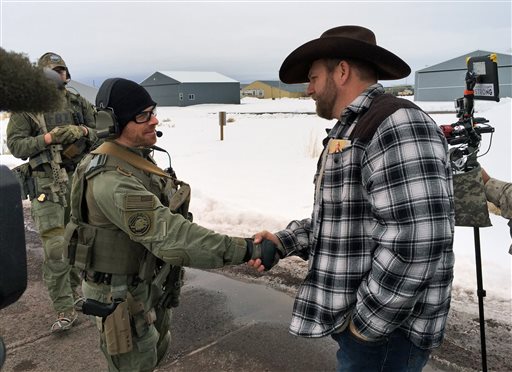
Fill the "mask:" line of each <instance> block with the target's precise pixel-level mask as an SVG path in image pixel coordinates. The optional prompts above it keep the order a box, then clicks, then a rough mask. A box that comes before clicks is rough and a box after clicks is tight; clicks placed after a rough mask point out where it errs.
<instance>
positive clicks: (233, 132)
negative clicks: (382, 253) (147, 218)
mask: <svg viewBox="0 0 512 372" xmlns="http://www.w3.org/2000/svg"><path fill="white" fill-rule="evenodd" d="M416 104H418V105H419V106H420V107H422V108H423V109H425V110H426V111H450V110H451V111H453V103H452V102H416ZM475 106H476V115H475V116H483V117H485V118H487V119H488V120H490V124H491V125H493V126H494V127H495V128H496V133H495V134H494V136H493V139H492V146H491V148H490V151H489V152H488V153H487V154H486V155H485V156H483V157H482V158H480V163H481V164H482V165H483V167H484V168H486V169H487V171H488V173H489V174H490V175H491V176H494V177H497V178H500V179H502V180H506V181H511V178H512V177H511V142H512V141H511V127H512V122H511V121H512V120H511V118H512V114H511V100H510V98H505V99H502V100H501V102H499V103H496V102H488V101H477V102H476V104H475ZM314 110H315V106H314V102H313V101H312V100H309V99H278V100H258V99H252V98H244V99H243V100H242V103H241V104H240V105H217V104H211V105H197V106H189V107H182V108H180V107H159V108H158V119H159V120H160V127H159V129H160V130H161V131H162V132H163V136H162V137H161V138H159V140H158V143H157V145H158V146H160V147H163V148H165V149H167V150H168V151H169V153H170V155H171V157H172V165H173V167H174V169H175V170H176V172H177V174H178V177H179V178H181V179H183V180H184V181H186V182H189V183H190V184H191V185H192V194H193V198H192V204H191V210H192V212H193V213H194V217H195V221H196V222H198V223H199V224H201V225H204V226H206V227H209V228H212V229H214V230H216V231H219V232H224V233H228V234H232V235H241V236H250V235H252V234H253V233H255V232H257V231H259V230H261V229H267V230H270V231H275V230H278V229H282V228H284V227H285V226H286V224H287V222H288V221H290V220H291V219H297V218H305V217H307V216H310V214H311V210H312V200H313V183H312V182H313V174H314V171H315V166H316V162H317V157H318V155H319V153H320V148H321V147H320V146H321V141H322V139H323V138H324V137H325V128H330V127H332V126H333V125H334V122H328V121H326V120H323V119H320V118H318V117H317V116H316V115H313V114H312V113H314ZM219 111H225V112H227V118H228V121H230V122H228V123H227V126H226V127H225V128H224V141H220V139H219V138H220V128H219V122H218V112H219ZM432 117H433V118H434V120H436V122H437V123H438V124H449V123H452V122H454V121H456V117H455V115H454V114H453V113H452V114H433V115H432ZM6 125H7V121H6V120H3V121H1V122H0V126H1V127H0V128H1V131H2V132H5V127H6ZM490 137H491V136H490V135H488V134H485V135H484V139H483V141H482V149H481V151H480V153H481V154H483V153H484V152H485V151H486V149H487V147H488V145H489V140H490ZM155 158H156V159H157V161H158V162H159V165H160V166H161V167H167V165H168V158H167V155H166V154H164V153H158V152H157V153H156V154H155ZM0 162H1V163H2V164H6V165H8V166H9V167H12V166H15V165H16V164H19V163H21V161H20V160H18V159H15V158H13V157H12V156H10V155H2V156H0ZM491 221H492V224H493V226H492V227H489V228H485V229H481V230H480V236H481V247H482V248H481V249H482V266H483V283H484V288H485V289H486V290H487V297H486V300H485V303H486V313H487V314H488V313H489V312H491V314H492V313H496V314H495V315H496V316H499V317H500V318H501V317H508V320H509V321H510V313H511V311H510V306H511V256H510V255H509V254H508V253H507V252H508V248H509V246H510V243H511V238H510V235H509V231H508V227H507V225H506V223H507V221H506V220H505V219H503V218H501V217H497V216H494V215H492V216H491ZM455 253H456V266H455V279H454V303H455V304H457V303H458V304H464V306H468V307H470V308H474V307H475V303H476V295H475V289H476V271H475V270H476V269H475V258H474V257H475V254H474V242H473V229H472V228H468V227H457V228H456V234H455Z"/></svg>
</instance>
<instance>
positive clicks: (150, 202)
mask: <svg viewBox="0 0 512 372" xmlns="http://www.w3.org/2000/svg"><path fill="white" fill-rule="evenodd" d="M154 207H155V198H154V196H153V195H133V194H132V195H126V198H125V208H126V210H127V211H129V210H140V209H142V210H147V209H153V208H154Z"/></svg>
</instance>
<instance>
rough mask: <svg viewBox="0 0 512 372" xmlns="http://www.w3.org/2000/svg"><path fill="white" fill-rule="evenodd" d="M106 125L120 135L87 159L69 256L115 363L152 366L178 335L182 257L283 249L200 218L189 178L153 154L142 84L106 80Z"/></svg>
mask: <svg viewBox="0 0 512 372" xmlns="http://www.w3.org/2000/svg"><path fill="white" fill-rule="evenodd" d="M96 108H97V110H98V120H97V123H98V127H100V122H101V123H103V122H106V123H107V126H109V127H110V130H109V131H110V133H111V134H112V137H114V139H113V140H112V139H110V140H107V141H105V142H104V143H103V144H102V145H101V146H99V147H98V148H97V149H95V150H94V151H92V152H91V153H90V154H88V155H87V156H85V158H84V159H83V160H82V161H81V163H80V164H79V166H78V168H77V170H76V172H75V176H74V179H73V186H72V191H71V222H70V223H69V224H68V225H67V226H66V239H67V240H68V241H69V246H68V252H67V253H66V256H67V257H68V258H69V260H70V263H72V264H73V265H74V266H75V267H77V268H79V269H80V270H81V272H82V277H83V279H84V280H83V282H82V290H83V294H84V296H85V297H86V301H85V303H84V306H83V312H84V314H90V315H93V316H95V319H96V323H97V326H98V329H99V331H100V339H101V349H102V351H103V353H104V355H105V357H106V359H107V362H108V365H109V370H110V371H142V370H143V371H150V370H153V369H154V368H155V367H156V365H157V364H158V362H159V361H160V360H162V358H163V356H164V355H165V353H166V351H167V349H168V345H169V341H170V332H169V325H170V319H171V318H170V315H171V308H172V307H175V306H177V304H178V296H179V292H180V287H181V284H182V280H183V270H182V267H183V266H189V267H196V268H208V269H210V268H217V267H222V266H225V265H236V264H241V263H243V262H247V261H248V260H249V259H256V258H260V259H261V260H262V261H263V262H266V267H268V268H270V267H271V266H272V265H273V264H275V263H276V262H277V261H278V259H279V257H280V252H279V251H278V250H277V247H276V246H275V245H274V244H273V243H272V242H270V241H268V240H263V241H262V242H261V243H260V244H254V243H253V241H252V240H251V239H243V238H238V237H230V236H226V235H222V234H217V233H215V232H213V231H211V230H208V229H206V228H203V227H201V226H199V225H197V224H194V223H192V221H191V220H192V215H191V214H190V213H189V212H188V203H189V201H190V187H189V186H188V185H187V184H186V183H184V182H182V181H179V180H177V179H176V178H175V177H174V176H173V175H174V172H172V171H169V172H166V171H164V170H162V169H160V168H159V167H158V166H157V165H156V164H155V162H154V160H153V159H152V157H151V156H150V153H151V151H152V148H151V147H152V146H154V144H155V143H156V139H157V135H156V131H155V128H156V125H157V124H158V120H157V118H156V111H155V109H156V103H155V102H154V101H153V99H152V98H151V96H150V95H149V93H148V92H147V91H146V90H145V89H144V88H143V87H141V86H140V85H138V84H137V83H135V82H133V81H130V80H126V79H121V78H114V79H108V80H106V81H105V82H104V83H103V84H102V86H101V87H100V90H99V92H98V95H97V97H96Z"/></svg>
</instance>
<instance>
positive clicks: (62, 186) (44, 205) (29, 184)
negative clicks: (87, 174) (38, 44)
mask: <svg viewBox="0 0 512 372" xmlns="http://www.w3.org/2000/svg"><path fill="white" fill-rule="evenodd" d="M38 67H40V68H43V69H51V70H53V71H55V72H56V73H58V74H59V75H60V79H61V80H62V82H63V84H65V83H67V82H68V81H69V79H70V78H71V75H70V73H69V69H68V68H67V66H66V64H65V62H64V60H63V59H62V58H61V57H60V56H59V55H58V54H55V53H52V52H48V53H45V54H44V55H43V56H41V58H40V59H39V61H38ZM59 99H60V101H61V103H60V105H58V106H60V108H58V109H56V110H55V111H51V112H45V113H34V112H23V113H21V112H17V113H14V114H13V115H12V116H11V118H10V120H9V123H8V125H7V146H8V148H9V150H10V152H11V153H12V155H14V156H15V157H17V158H22V159H29V162H28V163H25V164H23V165H21V166H19V167H17V168H15V169H14V172H15V174H16V176H17V177H18V180H19V181H20V184H21V186H22V194H23V195H22V197H23V198H25V199H26V198H27V196H28V197H29V198H30V200H31V203H32V209H31V213H32V217H33V219H34V221H35V223H36V226H37V229H38V231H39V234H40V237H41V240H42V243H43V250H44V262H43V280H44V283H45V285H46V287H47V288H48V293H49V295H50V298H51V300H52V303H53V307H54V310H55V312H56V320H55V322H54V323H53V324H52V326H51V331H52V332H54V331H61V330H67V329H69V328H71V327H72V326H73V324H74V322H75V321H76V320H77V313H76V311H75V308H76V307H79V306H80V304H81V302H82V301H83V300H82V299H81V297H80V295H79V292H78V289H79V286H80V277H79V275H78V272H77V270H71V266H70V265H69V264H68V263H67V262H65V261H64V260H63V259H62V253H63V248H64V246H63V244H64V227H65V225H66V223H67V222H68V220H69V192H70V186H71V183H70V181H69V180H70V179H71V177H72V174H73V172H74V170H75V167H76V165H77V164H78V162H79V161H80V160H81V159H82V157H83V156H84V155H85V154H86V153H87V152H88V151H89V149H90V148H91V147H92V145H93V144H94V143H95V142H96V141H97V136H96V134H95V131H94V130H93V128H94V127H95V117H94V110H93V107H92V105H91V104H90V103H89V102H87V100H85V99H84V98H83V97H81V96H80V95H78V94H75V93H72V92H70V91H67V90H66V89H62V90H61V91H60V97H59ZM30 111H32V110H30Z"/></svg>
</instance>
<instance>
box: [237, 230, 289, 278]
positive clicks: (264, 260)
mask: <svg viewBox="0 0 512 372" xmlns="http://www.w3.org/2000/svg"><path fill="white" fill-rule="evenodd" d="M245 241H246V243H247V252H246V253H245V257H244V262H247V264H248V265H249V266H251V267H253V268H255V269H256V270H258V271H263V270H265V271H268V270H270V269H271V268H272V267H274V266H275V265H276V264H277V263H278V262H279V259H281V258H283V257H284V256H285V252H284V250H283V248H282V247H281V246H280V245H279V244H276V243H274V242H273V241H272V240H270V239H266V238H265V237H263V236H262V235H261V234H257V235H256V236H255V238H254V240H253V239H245ZM256 241H257V242H258V243H256Z"/></svg>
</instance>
